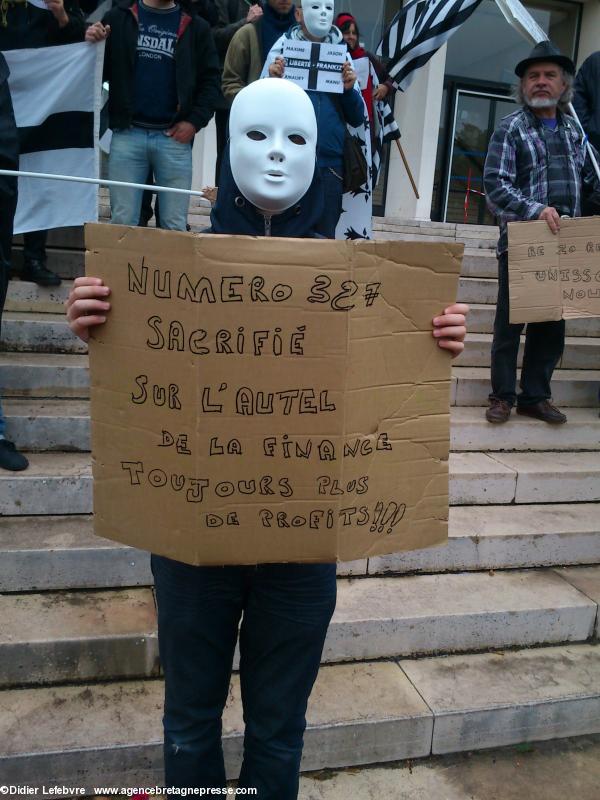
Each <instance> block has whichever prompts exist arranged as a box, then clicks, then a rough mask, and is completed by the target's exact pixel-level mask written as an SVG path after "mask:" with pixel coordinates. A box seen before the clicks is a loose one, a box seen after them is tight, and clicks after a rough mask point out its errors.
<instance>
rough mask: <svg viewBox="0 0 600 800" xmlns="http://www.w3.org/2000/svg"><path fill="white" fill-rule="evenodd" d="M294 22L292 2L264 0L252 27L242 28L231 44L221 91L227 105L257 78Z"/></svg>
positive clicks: (226, 58) (290, 0)
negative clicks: (267, 59)
mask: <svg viewBox="0 0 600 800" xmlns="http://www.w3.org/2000/svg"><path fill="white" fill-rule="evenodd" d="M295 22H296V17H295V6H294V4H293V3H292V0H267V2H266V4H265V6H264V9H263V14H262V16H261V17H260V19H258V20H257V21H256V22H255V23H254V24H253V25H244V27H243V28H241V29H240V30H239V31H237V32H236V34H235V36H234V37H233V39H232V40H231V43H230V45H229V48H228V50H227V55H226V56H225V64H224V66H223V81H222V83H221V88H222V90H223V94H224V96H225V98H226V100H228V101H229V102H230V103H231V101H232V100H233V98H234V97H235V96H236V94H237V93H238V92H239V91H240V90H241V89H243V88H244V86H248V84H249V83H252V81H256V80H258V79H259V78H260V74H261V72H262V68H263V64H264V63H265V59H266V57H267V55H268V54H269V52H270V50H271V48H272V47H273V45H274V44H275V42H276V41H277V39H279V37H280V36H282V35H283V34H284V33H285V32H286V31H287V30H288V29H289V28H291V27H292V25H294V24H295Z"/></svg>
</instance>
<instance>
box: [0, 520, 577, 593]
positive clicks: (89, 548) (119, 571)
mask: <svg viewBox="0 0 600 800" xmlns="http://www.w3.org/2000/svg"><path fill="white" fill-rule="evenodd" d="M576 563H581V559H580V560H578V561H577V562H576ZM151 584H152V573H151V572H150V555H149V553H147V552H144V551H142V550H136V549H134V548H132V547H127V546H126V545H123V544H119V543H118V542H112V541H109V540H108V539H102V538H100V537H98V536H94V522H93V518H92V516H91V515H71V516H38V517H27V516H22V517H6V516H4V517H0V592H30V591H48V590H58V589H109V588H119V587H124V586H150V585H151Z"/></svg>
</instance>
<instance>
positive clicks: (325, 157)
mask: <svg viewBox="0 0 600 800" xmlns="http://www.w3.org/2000/svg"><path fill="white" fill-rule="evenodd" d="M306 94H307V95H308V97H309V99H310V102H311V103H312V104H313V108H314V109H315V116H316V118H317V131H318V141H317V164H318V165H319V166H320V167H333V168H335V167H337V168H338V169H341V166H342V162H343V157H344V138H345V136H346V124H348V125H352V127H354V128H356V127H357V126H358V125H362V123H363V122H364V103H363V99H362V95H361V93H360V92H357V91H356V90H355V89H348V90H347V91H345V92H344V93H343V94H328V93H326V92H307V93H306ZM342 116H343V117H344V120H345V122H342Z"/></svg>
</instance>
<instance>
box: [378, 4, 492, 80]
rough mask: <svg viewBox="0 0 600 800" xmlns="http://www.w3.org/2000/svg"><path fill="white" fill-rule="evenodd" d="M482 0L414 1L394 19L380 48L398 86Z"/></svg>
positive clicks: (412, 73) (425, 60)
mask: <svg viewBox="0 0 600 800" xmlns="http://www.w3.org/2000/svg"><path fill="white" fill-rule="evenodd" d="M480 3H481V0H412V2H409V3H408V5H406V6H405V7H404V8H403V9H402V10H401V11H399V12H398V13H397V14H396V15H395V17H394V19H393V20H392V22H391V24H390V27H389V28H388V29H387V31H386V32H385V34H384V35H383V39H382V40H381V43H380V44H379V47H378V48H377V55H379V56H381V57H382V58H383V59H384V62H386V59H389V60H390V63H389V64H388V63H387V62H386V69H387V71H388V73H389V75H390V77H391V79H392V80H393V82H394V83H395V84H396V86H397V87H398V89H401V90H404V89H406V88H407V87H408V86H409V85H410V83H411V81H412V79H413V77H414V73H415V71H416V70H417V69H419V67H422V66H423V65H424V64H426V63H427V62H428V61H429V59H430V58H431V56H432V55H433V54H434V53H435V52H436V51H437V50H438V49H439V48H440V47H441V46H442V45H443V44H444V43H445V42H447V41H448V39H449V38H450V37H451V36H452V34H453V33H454V31H455V30H457V29H458V28H460V26H461V25H462V24H463V22H465V21H466V20H467V19H468V18H469V17H470V16H471V14H472V13H473V11H475V9H476V8H477V6H478V5H479V4H480Z"/></svg>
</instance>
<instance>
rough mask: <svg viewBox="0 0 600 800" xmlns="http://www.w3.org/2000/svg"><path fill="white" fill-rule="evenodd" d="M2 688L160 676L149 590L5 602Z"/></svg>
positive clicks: (0, 604)
mask: <svg viewBox="0 0 600 800" xmlns="http://www.w3.org/2000/svg"><path fill="white" fill-rule="evenodd" d="M0 616H1V617H2V620H3V622H2V632H1V633H0V653H1V656H0V660H1V661H2V663H3V664H4V667H3V669H2V675H1V678H0V684H1V685H2V686H3V687H6V686H14V685H23V686H25V685H27V686H32V685H38V684H44V683H64V682H69V683H78V682H82V681H87V680H109V679H110V680H113V679H120V678H129V677H152V676H156V675H158V641H157V635H156V612H155V607H154V598H153V596H152V591H151V590H150V589H119V590H118V591H115V590H113V591H96V592H60V593H55V592H49V593H45V594H5V595H1V596H0Z"/></svg>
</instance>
